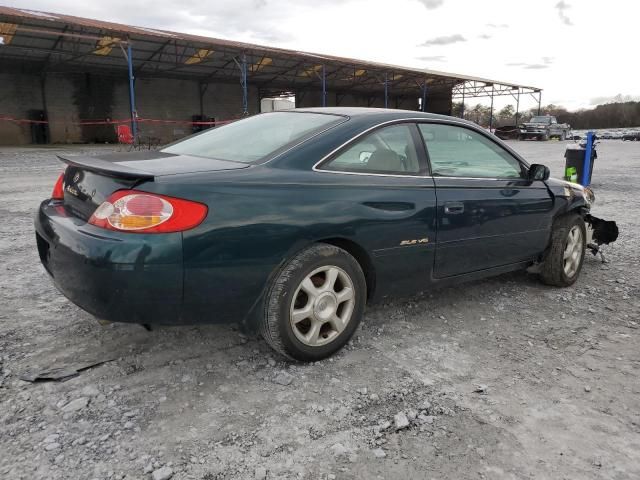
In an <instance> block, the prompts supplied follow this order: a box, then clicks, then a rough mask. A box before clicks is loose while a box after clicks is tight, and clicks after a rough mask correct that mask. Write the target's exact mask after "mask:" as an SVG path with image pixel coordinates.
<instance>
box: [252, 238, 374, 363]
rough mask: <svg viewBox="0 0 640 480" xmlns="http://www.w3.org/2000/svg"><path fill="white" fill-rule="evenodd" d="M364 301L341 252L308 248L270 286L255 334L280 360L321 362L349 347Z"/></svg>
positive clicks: (353, 264)
mask: <svg viewBox="0 0 640 480" xmlns="http://www.w3.org/2000/svg"><path fill="white" fill-rule="evenodd" d="M365 301H366V281H365V278H364V273H363V272H362V269H361V268H360V265H359V264H358V262H357V261H356V260H355V259H354V258H353V257H352V256H351V255H349V253H347V252H346V251H345V250H343V249H341V248H338V247H335V246H333V245H328V244H317V245H313V246H311V247H309V248H307V249H305V250H303V251H302V252H300V253H298V254H297V255H296V256H295V257H293V258H292V259H291V260H290V261H289V262H288V263H287V264H286V265H285V266H284V268H283V269H282V270H281V271H280V273H279V274H278V275H277V277H276V278H275V279H274V280H273V283H272V284H271V287H270V289H269V293H268V296H267V300H266V309H265V313H264V317H263V318H262V319H261V328H260V330H261V333H262V336H263V337H264V339H265V340H266V341H267V343H268V344H269V345H270V346H271V347H272V348H273V349H275V350H276V351H278V352H279V353H281V354H282V355H285V356H287V357H289V358H292V359H295V360H301V361H316V360H321V359H323V358H326V357H328V356H330V355H332V354H333V353H335V352H337V351H338V350H340V349H341V348H342V347H343V346H344V345H345V344H346V343H347V342H348V341H349V339H350V338H351V336H352V335H353V333H354V332H355V330H356V328H357V327H358V324H359V323H360V319H361V318H362V314H363V312H364V306H365Z"/></svg>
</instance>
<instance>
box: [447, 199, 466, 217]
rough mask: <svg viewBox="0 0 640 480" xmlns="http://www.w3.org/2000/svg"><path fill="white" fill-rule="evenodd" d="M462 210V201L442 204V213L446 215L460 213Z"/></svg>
mask: <svg viewBox="0 0 640 480" xmlns="http://www.w3.org/2000/svg"><path fill="white" fill-rule="evenodd" d="M463 212H464V203H462V202H447V203H445V204H444V213H446V214H447V215H460V214H461V213H463Z"/></svg>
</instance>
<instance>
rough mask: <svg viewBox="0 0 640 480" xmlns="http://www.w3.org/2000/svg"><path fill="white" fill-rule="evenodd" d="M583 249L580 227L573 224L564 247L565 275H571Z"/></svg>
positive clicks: (578, 263) (575, 269)
mask: <svg viewBox="0 0 640 480" xmlns="http://www.w3.org/2000/svg"><path fill="white" fill-rule="evenodd" d="M583 249H584V245H583V241H582V229H581V228H580V227H579V226H578V225H574V226H573V228H572V229H571V230H570V231H569V235H568V236H567V245H566V247H565V249H564V255H563V257H562V258H563V261H564V273H565V274H566V275H567V277H569V278H571V277H573V276H574V275H575V274H576V272H577V271H578V268H579V267H580V262H581V260H582V250H583Z"/></svg>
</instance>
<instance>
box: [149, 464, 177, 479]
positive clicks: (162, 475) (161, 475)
mask: <svg viewBox="0 0 640 480" xmlns="http://www.w3.org/2000/svg"><path fill="white" fill-rule="evenodd" d="M171 477H173V470H171V469H170V468H169V467H162V468H159V469H158V470H155V471H154V472H153V473H152V474H151V478H152V479H153V480H169V479H170V478H171Z"/></svg>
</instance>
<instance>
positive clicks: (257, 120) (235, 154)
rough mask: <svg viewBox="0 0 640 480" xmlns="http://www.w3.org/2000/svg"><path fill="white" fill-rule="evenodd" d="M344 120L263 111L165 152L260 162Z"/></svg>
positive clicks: (174, 146) (300, 113) (328, 115)
mask: <svg viewBox="0 0 640 480" xmlns="http://www.w3.org/2000/svg"><path fill="white" fill-rule="evenodd" d="M345 120H346V118H345V117H342V116H339V115H331V114H324V113H309V112H272V113H264V114H261V115H256V116H254V117H249V118H245V119H244V120H238V121H237V122H233V123H230V124H228V125H224V126H222V127H216V128H213V129H211V130H207V131H205V132H204V133H201V134H199V135H195V136H193V137H189V138H186V139H185V140H182V141H180V142H177V143H174V144H172V145H169V146H168V147H166V148H164V149H163V150H162V151H163V152H166V153H175V154H179V155H195V156H198V157H207V158H215V159H219V160H231V161H234V162H242V163H258V162H260V161H263V160H267V159H268V158H269V157H271V156H273V155H275V154H277V153H279V152H281V151H283V150H286V149H287V148H289V147H290V146H292V145H295V144H296V143H299V142H301V141H303V140H305V139H307V138H309V137H311V136H313V135H314V134H316V133H318V132H320V131H322V130H326V129H327V128H330V127H332V126H334V125H337V124H338V123H341V122H343V121H345Z"/></svg>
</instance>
